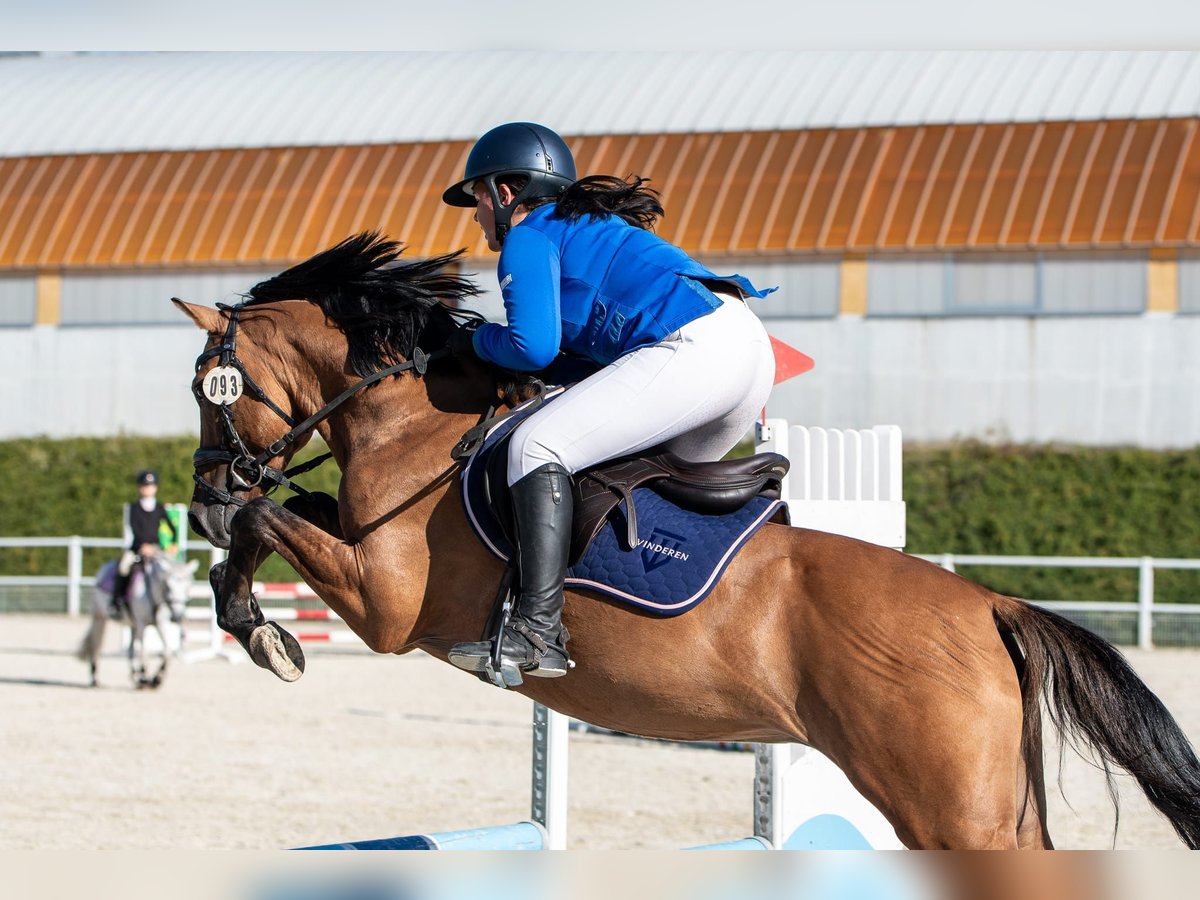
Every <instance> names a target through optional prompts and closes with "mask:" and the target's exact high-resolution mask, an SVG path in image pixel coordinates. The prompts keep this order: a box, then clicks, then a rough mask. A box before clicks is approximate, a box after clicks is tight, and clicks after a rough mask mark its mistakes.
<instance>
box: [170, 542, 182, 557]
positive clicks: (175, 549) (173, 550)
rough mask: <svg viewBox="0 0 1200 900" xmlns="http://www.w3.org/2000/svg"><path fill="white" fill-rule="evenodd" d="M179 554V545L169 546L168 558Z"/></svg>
mask: <svg viewBox="0 0 1200 900" xmlns="http://www.w3.org/2000/svg"><path fill="white" fill-rule="evenodd" d="M178 552H179V545H178V544H167V556H174V555H175V554H176V553H178Z"/></svg>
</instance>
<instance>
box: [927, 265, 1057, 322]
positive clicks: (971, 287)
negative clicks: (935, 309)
mask: <svg viewBox="0 0 1200 900" xmlns="http://www.w3.org/2000/svg"><path fill="white" fill-rule="evenodd" d="M947 265H948V266H949V267H950V271H951V278H950V292H949V296H948V297H947V308H946V312H947V313H978V314H982V315H986V314H989V313H994V314H997V315H1005V314H1009V315H1011V314H1014V313H1016V314H1024V315H1029V314H1031V313H1033V312H1034V311H1035V310H1036V309H1037V302H1038V289H1037V284H1038V273H1037V260H1036V259H1033V258H1027V259H1019V258H1017V259H1007V260H998V259H970V258H961V257H960V258H958V259H950V260H948V261H947Z"/></svg>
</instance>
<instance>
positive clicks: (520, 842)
mask: <svg viewBox="0 0 1200 900" xmlns="http://www.w3.org/2000/svg"><path fill="white" fill-rule="evenodd" d="M545 846H546V832H545V829H543V828H542V826H541V825H538V824H537V823H536V822H518V823H516V824H515V825H497V826H494V827H490V828H469V829H467V830H466V831H444V832H441V833H440V834H410V835H405V836H403V837H394V838H383V839H381V840H377V841H349V842H347V843H344V844H321V845H320V846H318V847H297V848H296V849H297V850H542V849H545Z"/></svg>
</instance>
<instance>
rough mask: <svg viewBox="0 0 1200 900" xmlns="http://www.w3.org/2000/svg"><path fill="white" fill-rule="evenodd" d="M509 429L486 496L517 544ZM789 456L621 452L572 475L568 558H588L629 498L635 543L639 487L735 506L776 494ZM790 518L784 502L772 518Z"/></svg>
mask: <svg viewBox="0 0 1200 900" xmlns="http://www.w3.org/2000/svg"><path fill="white" fill-rule="evenodd" d="M511 436H512V429H509V430H508V431H507V433H505V434H504V436H503V437H501V438H500V439H499V440H497V441H496V442H495V443H494V444H491V445H490V446H489V447H488V456H487V459H486V460H485V461H484V462H485V463H486V472H487V491H486V497H487V503H488V506H489V509H490V511H491V513H492V515H493V516H494V517H495V519H496V521H497V522H498V523H499V524H500V526H501V527H502V528H503V530H504V536H505V537H506V538H507V539H508V541H509V543H510V545H513V546H515V543H516V539H515V529H514V527H513V514H512V501H511V498H510V496H509V491H508V477H507V476H508V453H507V451H506V449H505V448H506V445H507V443H508V440H509V438H510V437H511ZM788 465H789V463H788V459H787V457H785V456H782V455H780V454H778V453H760V454H757V455H754V456H747V457H743V458H742V459H729V460H720V461H718V462H689V461H688V460H685V459H682V458H681V457H679V456H676V455H675V454H673V453H670V452H669V451H667V450H664V449H662V448H652V449H650V450H647V451H644V452H643V453H638V454H633V455H631V456H624V457H619V458H617V459H614V460H610V461H609V462H604V463H600V464H599V465H597V466H594V467H592V468H590V469H586V470H584V471H582V472H579V473H577V474H576V475H575V476H573V478H572V481H573V488H574V491H573V492H574V496H575V520H574V522H573V524H572V526H571V551H570V557H569V559H568V564H569V565H575V564H576V563H577V562H579V560H580V559H581V558H582V557H583V554H584V552H585V551H586V550H587V548H588V546H589V545H590V544H591V543H592V540H593V539H594V538H595V537H596V535H597V534H599V533H600V529H601V528H603V527H604V524H605V522H606V521H607V520H608V518H609V515H610V514H611V513H612V512H613V510H615V509H616V508H617V506H618V505H620V504H621V502H622V501H624V507H623V510H622V511H623V513H624V515H623V518H624V520H625V532H626V535H625V537H626V541H627V547H628V549H633V548H635V547H637V546H638V542H639V537H638V520H637V504H636V502H635V500H634V493H633V490H634V488H638V487H646V488H649V489H650V490H652V491H654V493H656V494H658V496H660V497H662V498H663V499H664V500H667V501H669V502H671V503H674V504H675V505H676V506H678V507H680V508H681V509H685V510H688V511H689V512H697V513H702V514H704V515H724V514H726V513H732V512H736V511H737V510H739V509H741V508H742V507H743V506H745V505H746V504H747V503H749V502H750V501H751V500H753V499H754V498H755V497H768V498H770V499H778V498H779V496H780V491H781V488H782V484H783V477H784V476H785V475H786V474H787V471H788ZM786 518H787V507H786V506H781V507H780V511H779V512H778V513H777V514H776V516H775V517H774V518H773V519H772V521H783V522H784V524H788V523H787V522H786Z"/></svg>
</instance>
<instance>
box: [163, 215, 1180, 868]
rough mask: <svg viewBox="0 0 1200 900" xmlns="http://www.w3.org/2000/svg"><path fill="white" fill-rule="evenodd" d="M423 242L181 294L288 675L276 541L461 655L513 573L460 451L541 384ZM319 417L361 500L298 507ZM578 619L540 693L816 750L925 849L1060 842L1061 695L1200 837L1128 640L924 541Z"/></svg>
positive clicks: (334, 583)
mask: <svg viewBox="0 0 1200 900" xmlns="http://www.w3.org/2000/svg"><path fill="white" fill-rule="evenodd" d="M399 253H400V248H399V245H397V244H395V243H392V242H390V241H386V240H384V239H382V238H381V237H379V236H378V235H376V234H364V235H357V236H355V237H353V238H350V239H347V240H346V241H343V242H342V243H341V244H338V245H337V246H335V247H333V248H331V249H329V250H326V251H324V252H322V253H319V254H318V255H316V256H314V257H313V258H312V259H310V260H308V261H306V262H304V263H301V264H299V265H298V266H295V267H293V268H291V269H289V270H287V271H286V272H283V273H282V274H280V275H277V276H276V277H274V278H271V279H269V280H267V281H265V282H262V283H260V284H258V285H256V286H255V287H254V288H252V289H251V290H250V292H249V293H248V295H246V297H245V300H244V302H242V303H241V304H239V305H237V306H235V307H221V308H219V309H214V308H210V307H205V306H201V305H196V304H189V303H184V302H183V301H180V300H175V301H174V302H175V304H176V305H177V306H178V307H179V308H180V309H181V310H182V311H183V313H184V314H186V315H187V316H188V317H189V318H190V319H191V320H192V321H193V322H194V323H195V324H196V325H198V326H199V327H200V328H201V329H203V330H204V331H205V332H207V335H208V339H207V343H206V346H205V350H204V351H203V352H202V353H201V355H200V357H199V359H198V360H197V367H196V368H197V374H196V379H195V381H194V383H193V391H194V393H195V394H196V396H197V400H198V403H199V406H200V437H201V447H200V448H199V449H198V450H197V452H196V456H195V459H194V462H195V464H196V490H195V492H194V494H193V498H192V505H191V510H190V520H191V524H192V527H193V528H194V529H195V531H196V532H197V533H198V534H201V535H203V536H205V537H206V538H207V539H208V540H210V541H211V542H212V543H213V544H215V545H217V546H220V547H226V548H228V550H229V555H228V559H227V561H226V562H225V563H223V564H220V565H218V566H216V567H214V569H213V571H212V572H211V573H210V581H211V582H212V584H213V587H214V590H215V592H216V599H217V610H218V622H219V624H220V625H221V627H222V628H224V629H225V630H226V631H227V632H229V633H230V634H232V635H233V636H234V637H235V638H236V639H237V640H238V641H239V643H240V644H241V645H242V646H243V647H244V648H245V649H246V650H247V652H248V653H249V654H250V656H251V657H252V658H253V659H254V661H255V662H256V663H257V664H258V665H260V666H262V667H264V668H267V669H269V670H270V671H272V672H274V673H275V674H276V675H277V676H279V677H280V678H282V679H283V680H285V681H293V680H295V679H297V678H299V677H300V676H301V674H302V672H303V669H304V656H303V653H302V652H301V650H300V646H299V644H298V643H297V642H296V640H295V639H294V638H293V637H292V636H291V635H289V634H288V633H287V632H286V631H284V630H283V629H282V628H280V627H279V626H278V625H277V624H275V623H273V622H267V621H266V619H265V617H264V616H263V614H262V611H261V609H260V608H259V606H258V603H257V602H256V600H255V598H254V597H253V595H252V594H251V584H252V581H253V575H254V572H255V570H256V569H257V568H258V566H259V565H260V564H261V563H262V562H263V560H264V559H265V558H266V557H267V556H268V555H269V554H270V553H272V552H274V553H278V554H279V555H280V556H282V557H283V558H284V559H285V560H287V562H288V563H290V564H291V565H292V566H293V567H294V568H295V569H296V571H297V572H298V573H299V574H300V576H301V577H302V578H303V579H304V580H305V581H306V582H308V584H309V585H311V586H312V587H313V589H314V590H315V591H316V593H317V594H318V595H319V596H320V597H321V598H322V600H324V601H325V603H327V604H328V605H329V607H330V608H331V609H333V610H334V612H336V613H337V614H338V615H339V616H340V617H341V618H342V619H343V620H344V621H345V622H346V624H347V625H348V626H349V627H350V628H351V629H352V630H353V631H354V632H355V633H356V634H358V635H359V637H361V638H362V639H363V640H364V641H365V642H366V643H367V645H368V646H369V647H370V648H371V649H372V650H374V651H376V652H379V653H407V652H410V651H412V650H416V649H421V650H424V651H425V652H427V653H429V654H431V655H433V656H435V657H437V658H439V659H441V660H443V661H444V660H445V659H446V656H447V651H448V650H449V649H450V647H451V646H452V645H454V644H456V643H458V642H460V641H473V640H478V639H479V638H480V636H481V635H482V634H483V633H484V629H485V623H486V622H487V620H488V616H489V613H490V611H491V608H492V605H493V598H494V595H495V589H496V585H497V583H498V581H499V579H500V578H501V575H502V565H501V563H500V562H499V561H498V560H497V559H495V558H494V557H493V556H492V555H491V554H489V553H488V551H487V550H485V549H484V547H483V545H482V544H481V543H480V541H479V540H477V539H476V537H475V535H474V534H473V532H472V531H471V529H470V527H469V525H468V523H467V520H466V518H465V516H464V514H463V511H462V503H461V496H460V488H459V485H458V479H457V477H456V472H457V468H456V465H455V464H454V463H453V462H452V461H451V459H450V451H451V448H453V447H454V446H455V444H456V442H457V441H458V440H459V438H460V436H461V435H463V433H464V432H465V431H466V430H467V429H469V428H471V427H473V426H475V425H476V424H477V423H479V422H480V421H481V419H482V418H483V417H484V416H486V415H487V413H488V411H489V410H491V409H493V408H495V407H496V404H497V403H498V402H499V403H500V406H501V408H503V406H504V404H506V403H507V404H509V405H511V404H512V403H513V402H515V401H516V399H518V397H519V394H517V393H515V392H514V390H513V385H512V384H508V383H506V381H505V376H504V374H503V373H501V372H498V370H496V369H493V368H491V367H489V366H487V365H485V364H483V363H481V362H479V361H478V360H475V359H470V358H468V359H463V358H458V357H453V356H451V355H450V354H449V353H448V351H447V350H446V349H445V347H446V345H447V342H448V339H449V337H450V335H451V334H452V333H453V332H454V331H455V329H456V328H458V327H459V326H460V320H461V318H462V312H461V311H456V310H454V309H452V306H453V305H455V304H458V303H459V302H460V301H461V300H463V299H464V298H466V297H469V296H470V295H472V294H473V293H476V291H475V289H474V288H473V287H472V286H471V284H470V282H469V280H468V279H467V278H466V277H465V276H461V275H458V274H454V273H453V271H451V270H450V267H451V266H452V265H453V264H454V263H455V261H456V260H457V258H458V257H459V256H460V254H461V253H462V251H459V252H458V253H453V254H449V255H446V256H441V257H436V258H433V259H429V260H421V261H413V262H401V261H400V260H399V259H398V257H399ZM218 373H219V374H220V375H221V376H222V377H223V376H229V377H228V385H229V386H230V387H227V388H218V381H219V379H218V377H217V374H218ZM239 377H240V378H241V380H242V383H241V384H240V385H239V384H238V379H239ZM221 384H225V382H224V381H222V382H221ZM220 391H225V393H224V394H221V395H220V396H221V399H223V401H224V402H222V403H216V402H213V401H212V398H213V396H214V394H219V393H220ZM306 417H307V418H306ZM300 420H304V421H300ZM288 426H291V428H290V430H287V432H286V433H285V434H284V435H283V436H282V437H280V436H279V435H280V433H281V432H283V431H284V430H285V428H287V427H288ZM314 431H315V432H317V433H319V434H320V435H321V436H322V438H324V440H325V443H326V444H327V445H328V447H329V450H330V453H331V454H332V457H333V459H334V460H335V461H336V463H337V465H338V466H339V467H340V469H341V472H342V478H341V483H340V486H339V489H338V497H337V499H336V500H335V499H334V498H332V497H329V496H328V495H322V494H309V493H307V492H304V493H303V494H302V495H299V496H296V497H293V498H290V499H289V500H288V501H287V502H286V503H284V504H282V505H280V504H277V503H275V502H273V501H272V500H270V499H269V498H268V497H267V496H266V494H267V493H268V492H269V491H270V489H272V488H273V487H275V486H277V485H278V484H291V482H290V476H291V474H292V470H288V471H286V472H285V470H284V467H285V466H287V464H288V462H289V460H290V459H291V458H292V456H293V454H294V453H295V452H296V450H297V449H298V448H299V447H300V446H301V445H303V444H304V443H305V442H306V441H307V440H308V439H309V437H311V435H312V433H313V432H314ZM564 621H565V623H566V624H567V626H568V627H569V629H570V632H571V634H572V635H573V640H572V655H573V656H574V658H575V659H576V660H577V661H578V666H577V667H576V668H575V669H574V670H573V671H572V672H571V673H570V674H569V675H568V676H567V677H565V678H561V679H528V680H526V681H525V683H524V684H522V685H521V686H520V687H519V688H518V690H519V691H520V692H521V693H523V694H525V695H527V696H529V697H531V698H533V699H534V700H536V701H538V702H541V703H544V704H545V705H547V706H549V707H551V708H553V709H556V710H559V711H560V712H563V713H565V714H567V715H570V716H574V717H576V718H579V719H583V720H585V721H588V722H592V723H595V724H597V725H601V726H604V727H607V728H611V729H615V730H618V731H622V732H627V733H630V734H636V735H644V736H647V737H658V738H669V739H676V740H684V741H689V740H737V741H765V742H793V741H794V742H800V743H803V744H808V745H810V746H812V747H815V748H817V749H818V750H820V751H822V752H823V753H825V754H826V755H827V756H828V757H830V758H831V759H832V760H833V761H834V762H836V763H837V764H838V765H839V766H840V767H841V768H842V769H843V770H844V771H845V773H846V775H847V776H848V777H849V779H850V781H851V782H852V783H853V784H854V786H855V787H856V788H857V789H858V790H859V791H861V792H862V794H863V795H864V796H866V798H867V799H869V800H870V801H871V802H872V803H874V804H875V806H877V807H878V808H879V810H880V811H881V812H882V813H883V815H884V816H885V817H886V818H887V819H888V821H889V822H890V823H891V824H892V826H893V827H894V828H895V830H896V833H897V835H898V836H899V837H900V839H901V840H902V841H903V842H904V843H905V844H906V845H907V846H909V847H914V848H936V847H947V848H989V847H997V848H1005V847H1027V848H1040V847H1050V846H1051V840H1050V835H1049V832H1048V830H1047V823H1046V799H1045V788H1044V782H1043V763H1042V735H1041V725H1042V719H1041V707H1042V702H1043V701H1045V704H1046V706H1047V709H1048V711H1049V714H1050V719H1051V721H1052V722H1053V723H1054V725H1055V726H1056V727H1057V728H1058V729H1059V730H1060V731H1062V732H1063V733H1064V734H1065V735H1066V736H1067V737H1068V738H1069V739H1073V740H1074V741H1075V742H1076V743H1078V744H1080V745H1082V746H1084V747H1085V748H1090V749H1091V750H1092V751H1093V752H1094V753H1095V754H1096V755H1097V756H1098V758H1099V760H1100V761H1101V763H1102V765H1103V766H1104V769H1105V772H1106V774H1108V775H1109V778H1110V782H1109V783H1110V787H1111V785H1112V781H1111V773H1110V771H1109V769H1110V766H1116V767H1120V768H1123V769H1125V770H1127V771H1128V772H1130V773H1131V774H1132V775H1133V776H1134V777H1135V778H1136V780H1137V782H1138V784H1139V785H1140V786H1141V788H1142V789H1143V790H1144V791H1145V792H1146V794H1147V796H1148V797H1149V799H1150V800H1151V802H1152V803H1153V804H1154V805H1155V806H1156V807H1157V808H1158V809H1159V810H1160V811H1161V812H1162V813H1163V815H1165V816H1166V817H1167V818H1168V819H1169V820H1170V821H1171V823H1172V825H1173V826H1174V827H1175V829H1176V831H1177V833H1178V834H1179V836H1180V838H1181V839H1182V840H1183V841H1184V842H1185V843H1186V844H1187V845H1188V846H1189V847H1193V848H1195V847H1197V845H1198V844H1200V763H1198V761H1197V759H1196V756H1195V754H1194V752H1193V750H1192V747H1191V745H1190V744H1189V742H1188V739H1187V737H1186V736H1185V735H1184V734H1183V732H1182V731H1181V729H1180V728H1179V726H1178V725H1177V724H1176V723H1175V721H1174V719H1173V718H1172V717H1171V715H1170V714H1169V713H1168V712H1167V710H1166V709H1165V708H1164V707H1163V705H1162V704H1161V703H1160V702H1159V700H1158V698H1157V697H1155V696H1154V694H1153V693H1151V691H1150V690H1149V689H1148V688H1147V687H1146V686H1145V685H1144V684H1143V683H1142V682H1141V680H1139V678H1138V677H1137V676H1136V674H1135V673H1134V672H1133V670H1132V669H1131V668H1130V667H1129V665H1128V664H1127V663H1126V662H1125V660H1124V659H1123V657H1122V656H1121V655H1120V654H1119V653H1118V652H1117V651H1116V650H1115V649H1114V648H1113V647H1111V646H1110V645H1109V644H1108V643H1106V642H1105V641H1103V640H1101V639H1100V638H1098V637H1096V636H1094V635H1093V634H1091V633H1090V632H1088V631H1086V630H1084V629H1083V628H1080V627H1078V626H1076V625H1074V624H1072V623H1071V622H1069V621H1067V620H1066V619H1063V618H1061V617H1059V616H1057V615H1055V614H1053V613H1050V612H1047V611H1045V610H1041V609H1038V608H1036V607H1033V606H1031V605H1028V604H1026V603H1024V602H1022V601H1020V600H1017V599H1014V598H1011V597H1005V596H1001V595H998V594H996V593H993V592H992V591H990V590H988V589H986V588H984V587H982V586H980V585H978V584H974V583H972V582H970V581H968V580H966V579H964V578H962V577H960V576H958V575H956V574H953V573H951V572H948V571H945V570H943V569H941V568H940V567H938V566H935V565H933V564H931V563H927V562H924V561H922V560H919V559H916V558H913V557H910V556H906V555H904V554H903V553H899V552H897V551H894V550H889V549H886V548H882V547H878V546H875V545H873V544H868V543H863V542H860V541H856V540H852V539H850V538H845V537H839V536H835V535H831V534H825V533H821V532H816V531H809V530H805V529H801V528H792V527H786V526H782V525H773V524H767V525H765V526H764V527H763V528H762V529H761V530H760V531H759V532H758V533H757V534H756V535H755V536H754V537H753V538H752V539H751V540H750V541H749V543H748V544H747V545H746V546H745V548H744V549H743V550H742V551H741V552H740V553H739V555H738V556H737V557H736V559H735V560H734V561H733V562H732V564H731V565H730V566H729V568H728V569H727V571H726V572H725V574H724V576H723V578H722V579H721V581H720V583H719V584H718V585H717V586H716V588H715V590H714V591H713V593H712V595H711V596H710V597H709V598H708V599H707V600H706V601H705V602H704V603H702V604H700V605H699V606H698V607H697V608H696V609H695V610H693V611H691V612H689V613H687V614H686V615H682V616H678V617H675V618H655V617H652V616H650V615H648V614H645V613H643V612H639V611H637V610H634V609H632V608H629V607H625V606H618V605H616V604H614V603H613V602H611V601H609V600H606V599H603V598H602V597H600V596H598V595H594V594H590V593H588V592H586V591H571V592H570V593H569V595H568V598H567V602H566V611H565V613H564ZM1114 799H1115V798H1114Z"/></svg>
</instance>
